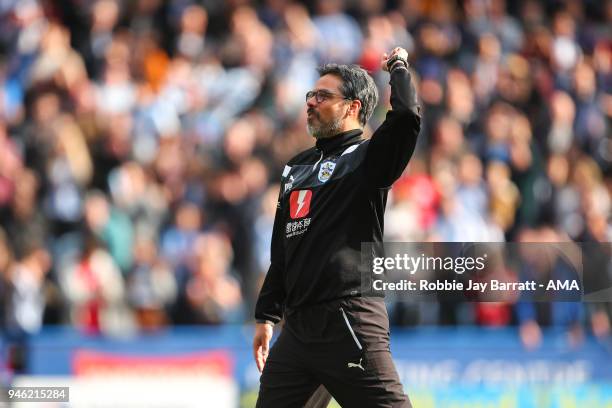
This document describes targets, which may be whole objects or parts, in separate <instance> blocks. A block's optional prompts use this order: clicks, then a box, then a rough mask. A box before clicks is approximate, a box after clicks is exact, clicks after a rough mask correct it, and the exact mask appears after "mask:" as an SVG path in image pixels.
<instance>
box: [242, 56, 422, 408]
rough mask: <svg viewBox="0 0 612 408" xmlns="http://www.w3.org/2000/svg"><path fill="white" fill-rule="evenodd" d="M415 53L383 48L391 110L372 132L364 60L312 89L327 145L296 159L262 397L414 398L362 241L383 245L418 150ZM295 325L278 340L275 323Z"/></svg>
mask: <svg viewBox="0 0 612 408" xmlns="http://www.w3.org/2000/svg"><path fill="white" fill-rule="evenodd" d="M407 58H408V54H407V52H406V51H405V50H404V49H402V48H399V47H398V48H395V49H393V51H392V52H391V54H390V55H387V54H386V53H385V54H384V55H383V56H382V64H381V65H382V68H383V70H385V71H388V72H389V73H390V81H389V84H390V85H391V110H390V111H389V112H387V115H386V118H385V121H384V122H383V123H382V124H381V125H380V127H379V128H378V129H376V131H375V132H374V133H373V135H372V137H371V138H370V139H364V138H363V137H362V129H363V127H364V126H365V124H366V122H367V120H368V119H369V118H370V116H371V114H372V111H373V110H374V107H375V106H376V104H377V102H378V93H377V90H376V86H375V84H374V81H373V80H372V78H371V77H370V76H369V75H368V73H367V72H366V71H364V70H363V69H361V68H359V67H357V66H353V65H350V66H347V65H337V64H327V65H323V66H321V67H319V69H318V71H319V75H320V78H319V79H318V81H317V82H316V85H315V88H314V89H313V90H312V91H310V92H308V93H307V94H306V105H307V114H308V118H307V121H308V131H309V133H310V134H311V135H312V136H314V138H315V139H316V146H315V147H313V148H310V149H308V150H306V151H304V152H302V153H300V154H298V155H297V156H295V157H294V158H293V159H291V160H290V161H289V162H288V163H287V165H286V166H285V168H284V171H283V174H282V178H281V191H280V195H279V200H278V204H277V209H276V216H275V220H274V229H273V233H272V248H271V265H270V269H269V270H268V273H267V275H266V278H265V281H264V284H263V287H262V289H261V292H260V294H259V298H258V300H257V305H256V309H255V318H256V321H257V324H256V330H255V337H254V341H253V352H254V356H255V360H256V362H257V366H258V368H259V369H260V370H261V371H262V375H261V378H260V390H259V397H258V401H257V407H265V408H268V407H302V406H304V404H305V403H306V402H307V401H308V399H309V398H310V397H311V395H313V393H314V392H315V390H316V389H317V388H318V387H319V386H321V385H323V386H325V388H326V389H327V390H328V391H329V393H330V394H331V395H332V396H333V397H334V398H335V399H336V401H338V403H339V404H340V405H341V406H343V407H402V408H403V407H410V406H411V405H410V401H409V399H408V397H407V396H406V394H405V393H404V392H403V389H402V385H401V383H400V381H399V377H398V375H397V371H396V369H395V366H394V364H393V361H392V359H391V353H390V348H389V318H388V316H387V311H386V308H385V304H384V299H382V298H381V297H371V296H365V294H364V293H362V291H361V275H360V272H359V271H360V268H359V265H360V263H361V243H362V242H374V243H379V244H380V243H381V242H382V239H383V217H384V212H385V205H386V202H387V193H388V191H389V188H390V187H391V185H392V184H393V182H394V181H395V180H396V179H397V178H398V177H399V176H400V175H401V174H402V172H403V170H404V169H405V167H406V165H407V164H408V161H409V160H410V157H411V156H412V153H413V151H414V148H415V144H416V139H417V135H418V133H419V130H420V123H421V121H420V113H419V107H418V104H417V96H416V90H415V88H414V85H413V84H412V81H411V76H410V72H409V71H408V62H407ZM282 318H284V319H285V325H284V327H283V330H282V333H281V334H280V336H279V338H278V339H277V340H276V342H275V343H274V346H273V347H272V349H271V350H269V351H268V349H269V343H270V339H271V337H272V328H273V326H274V324H276V323H278V322H279V321H280V320H281V319H282Z"/></svg>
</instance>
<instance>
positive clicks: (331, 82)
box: [306, 74, 350, 139]
mask: <svg viewBox="0 0 612 408" xmlns="http://www.w3.org/2000/svg"><path fill="white" fill-rule="evenodd" d="M341 85H342V80H341V79H340V78H339V77H337V76H335V75H330V74H328V75H323V76H322V77H321V78H319V80H318V81H317V82H316V84H315V87H314V89H313V91H318V92H319V98H321V96H323V97H324V98H323V99H324V100H322V101H321V102H318V101H317V97H316V96H313V97H311V98H308V100H307V101H306V107H307V114H308V117H307V125H308V133H310V134H311V135H312V136H313V137H314V138H316V139H322V138H325V137H331V136H334V135H336V134H338V133H340V132H341V131H342V126H343V124H344V120H345V119H346V116H347V112H348V110H349V107H350V101H349V100H347V99H345V98H344V95H342V92H341V91H340V86H341Z"/></svg>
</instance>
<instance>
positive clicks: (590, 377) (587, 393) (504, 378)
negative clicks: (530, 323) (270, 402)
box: [26, 326, 612, 408]
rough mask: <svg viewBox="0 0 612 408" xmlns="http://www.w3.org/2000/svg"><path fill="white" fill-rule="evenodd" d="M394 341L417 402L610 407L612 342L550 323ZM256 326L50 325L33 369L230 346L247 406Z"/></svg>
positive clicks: (57, 370) (50, 370)
mask: <svg viewBox="0 0 612 408" xmlns="http://www.w3.org/2000/svg"><path fill="white" fill-rule="evenodd" d="M392 332H393V335H392V338H391V347H392V352H393V356H394V359H395V362H396V365H397V369H398V372H399V374H400V377H401V379H402V382H403V383H404V385H405V387H406V390H407V392H408V393H409V394H410V396H411V398H412V400H413V403H414V404H415V406H417V407H419V408H426V407H468V406H469V407H480V406H482V407H527V408H529V407H534V408H535V407H538V408H539V407H552V408H556V407H573V406H588V407H610V406H612V353H611V351H610V350H611V348H610V344H608V343H606V342H600V341H599V340H597V339H595V338H591V337H586V338H585V339H584V341H583V342H582V343H581V344H578V345H571V344H570V343H569V342H568V340H567V335H566V333H563V332H562V331H553V330H549V331H547V332H545V333H544V336H543V341H542V344H541V345H540V347H539V348H538V349H536V350H533V351H526V350H525V349H524V348H523V346H522V345H521V343H520V340H519V338H518V335H517V332H516V331H515V330H512V329H479V328H473V329H468V328H465V327H464V328H462V329H461V330H456V329H444V328H431V329H428V328H419V329H418V330H406V329H396V330H393V331H392ZM251 336H252V327H249V326H225V327H218V328H199V327H198V328H194V327H190V328H175V329H172V330H168V331H163V332H159V333H156V334H148V335H139V336H137V337H133V338H129V339H110V338H101V337H89V336H86V335H83V334H80V333H78V332H76V331H74V330H72V329H65V328H47V329H45V330H44V331H43V332H42V333H41V334H39V335H37V336H34V337H31V338H30V339H29V341H28V348H29V351H28V356H29V359H28V361H27V373H26V374H29V375H35V376H48V375H57V376H71V375H74V372H73V367H72V358H73V357H74V355H75V352H77V351H98V352H104V353H110V354H113V353H116V354H117V355H133V356H151V357H159V356H180V355H188V354H190V353H196V352H202V351H213V350H223V351H226V352H229V353H230V354H231V356H232V360H233V361H234V367H233V376H234V379H235V381H236V383H237V384H238V386H239V388H240V390H241V393H242V402H241V404H242V406H244V407H248V406H252V404H253V403H254V400H255V398H256V393H257V388H258V383H259V373H258V371H257V369H256V367H255V364H254V363H253V361H252V356H251V353H252V352H251V338H252V337H251Z"/></svg>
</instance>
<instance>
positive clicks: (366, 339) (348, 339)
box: [257, 298, 411, 408]
mask: <svg viewBox="0 0 612 408" xmlns="http://www.w3.org/2000/svg"><path fill="white" fill-rule="evenodd" d="M321 385H323V386H324V387H325V388H326V389H327V391H329V393H330V394H331V395H332V396H333V397H334V398H335V399H336V401H337V402H338V403H339V404H340V405H341V406H342V407H343V408H353V407H355V408H369V407H372V408H379V407H380V408H383V407H389V408H400V407H401V408H410V407H411V405H410V401H409V399H408V397H407V396H406V394H404V392H403V388H402V385H401V383H400V381H399V376H398V374H397V371H396V369H395V365H394V364H393V360H392V358H391V352H390V349H389V319H388V316H387V311H386V308H385V305H384V302H383V301H382V299H375V298H349V299H342V300H337V301H333V302H329V303H326V304H322V305H317V306H314V307H310V308H306V309H300V310H299V311H293V312H289V313H287V314H286V323H285V327H284V328H283V331H282V333H281V334H280V336H279V337H278V339H277V340H276V342H275V343H274V345H273V346H272V348H271V350H270V354H269V356H268V359H267V361H266V365H265V366H264V370H263V373H262V375H261V378H260V388H259V398H258V400H257V408H276V407H279V408H281V407H282V408H292V407H296V408H297V407H304V406H305V405H306V403H307V402H308V407H313V408H314V407H315V406H317V407H320V408H324V407H326V406H327V403H328V402H329V398H326V394H325V393H324V392H323V390H322V389H321V388H319V387H320V386H321ZM317 390H318V391H317ZM315 391H317V394H316V395H314V396H313V394H314V393H315ZM311 396H312V397H313V398H312V399H311V400H310V401H309V399H310V398H311Z"/></svg>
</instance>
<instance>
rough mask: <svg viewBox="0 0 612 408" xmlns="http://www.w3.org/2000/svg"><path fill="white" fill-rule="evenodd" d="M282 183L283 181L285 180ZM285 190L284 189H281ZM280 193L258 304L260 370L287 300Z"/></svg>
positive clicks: (255, 340) (255, 339) (256, 342)
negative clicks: (266, 271)
mask: <svg viewBox="0 0 612 408" xmlns="http://www.w3.org/2000/svg"><path fill="white" fill-rule="evenodd" d="M281 185H282V184H281ZM281 191H282V190H281ZM280 197H281V194H280V193H279V198H278V204H277V207H276V214H275V216H274V227H273V228H272V246H271V248H270V261H271V262H270V268H269V269H268V273H267V274H266V278H265V279H264V283H263V286H262V288H261V291H260V292H259V297H258V299H257V304H256V306H255V319H256V322H257V323H256V325H255V335H254V337H253V357H254V358H255V363H256V364H257V368H258V369H259V371H262V370H263V366H264V365H265V363H266V359H267V358H268V352H269V349H270V340H271V339H272V331H273V330H272V329H273V327H274V325H275V324H276V323H278V322H279V321H280V320H281V319H282V317H283V302H284V301H285V288H284V285H283V275H284V273H283V270H284V266H285V261H284V254H283V242H282V233H283V226H282V223H283V215H282V214H283V212H282V206H281V199H280Z"/></svg>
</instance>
